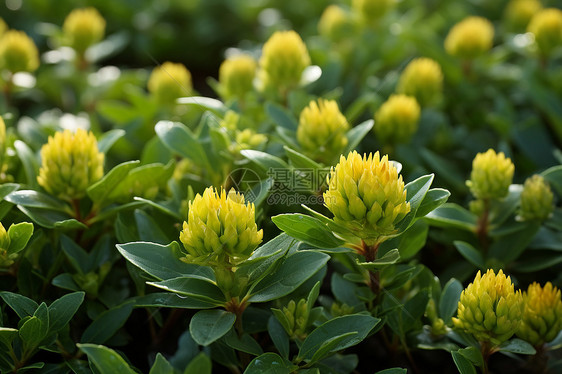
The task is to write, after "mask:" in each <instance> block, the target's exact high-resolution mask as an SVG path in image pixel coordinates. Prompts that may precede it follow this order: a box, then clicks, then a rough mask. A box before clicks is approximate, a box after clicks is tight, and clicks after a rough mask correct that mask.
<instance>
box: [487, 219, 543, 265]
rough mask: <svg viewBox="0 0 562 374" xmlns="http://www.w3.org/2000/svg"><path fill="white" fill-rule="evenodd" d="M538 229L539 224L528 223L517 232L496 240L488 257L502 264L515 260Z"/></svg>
mask: <svg viewBox="0 0 562 374" xmlns="http://www.w3.org/2000/svg"><path fill="white" fill-rule="evenodd" d="M540 227H541V225H540V223H539V222H530V223H529V224H527V225H524V226H523V227H522V228H521V230H519V231H517V232H514V233H510V234H509V235H505V236H502V237H500V238H497V239H496V241H495V242H494V243H493V244H492V246H491V247H490V257H493V258H497V259H498V260H501V261H502V262H504V263H509V262H511V261H514V260H516V259H517V258H518V257H519V256H520V255H521V254H522V253H523V251H524V250H525V249H526V248H527V246H528V245H529V243H531V241H532V240H533V238H534V236H535V235H536V233H537V232H538V231H539V229H540Z"/></svg>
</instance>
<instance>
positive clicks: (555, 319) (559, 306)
mask: <svg viewBox="0 0 562 374" xmlns="http://www.w3.org/2000/svg"><path fill="white" fill-rule="evenodd" d="M523 304H524V311H523V318H522V321H521V326H520V327H519V330H518V331H517V336H518V337H520V338H521V339H523V340H526V341H527V342H529V343H531V344H532V345H533V346H535V347H539V346H542V345H543V344H544V343H548V342H550V341H552V340H554V338H555V337H556V336H557V335H558V333H559V332H560V330H562V299H560V290H559V289H558V288H556V287H553V286H552V284H551V283H550V282H547V283H546V284H545V285H544V287H541V286H540V284H538V283H536V282H535V283H533V284H531V285H529V288H528V289H527V292H523Z"/></svg>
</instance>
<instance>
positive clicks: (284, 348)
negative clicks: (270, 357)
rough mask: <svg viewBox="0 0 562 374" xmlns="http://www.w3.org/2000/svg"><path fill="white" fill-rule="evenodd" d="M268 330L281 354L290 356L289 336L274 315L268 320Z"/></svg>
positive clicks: (286, 356)
mask: <svg viewBox="0 0 562 374" xmlns="http://www.w3.org/2000/svg"><path fill="white" fill-rule="evenodd" d="M267 332H268V333H269V337H270V338H271V341H272V342H273V345H275V348H277V351H279V353H280V354H281V356H283V357H285V358H289V336H288V335H287V333H286V332H285V329H284V328H283V326H281V324H280V323H279V321H278V320H277V319H276V318H275V317H274V316H271V317H269V320H268V321H267Z"/></svg>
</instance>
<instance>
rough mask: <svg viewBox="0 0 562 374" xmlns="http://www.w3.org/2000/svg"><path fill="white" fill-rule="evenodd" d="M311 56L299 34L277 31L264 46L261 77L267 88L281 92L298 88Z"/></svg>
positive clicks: (261, 59)
mask: <svg viewBox="0 0 562 374" xmlns="http://www.w3.org/2000/svg"><path fill="white" fill-rule="evenodd" d="M309 65H310V56H309V55H308V50H307V49H306V45H305V44H304V42H303V41H302V39H301V37H300V36H299V34H297V33H296V32H294V31H292V30H291V31H277V32H275V33H274V34H273V35H272V36H271V37H270V38H269V39H268V40H267V42H265V44H264V45H263V50H262V56H261V58H260V69H261V71H260V77H261V79H262V82H263V84H264V87H265V88H275V89H276V90H278V91H279V92H285V91H286V90H288V89H290V88H293V87H295V86H297V85H298V84H299V82H300V80H301V75H302V73H303V71H304V69H305V68H306V67H307V66H309Z"/></svg>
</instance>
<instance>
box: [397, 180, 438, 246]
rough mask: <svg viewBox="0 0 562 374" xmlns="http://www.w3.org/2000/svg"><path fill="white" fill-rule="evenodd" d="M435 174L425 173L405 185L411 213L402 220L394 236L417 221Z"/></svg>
mask: <svg viewBox="0 0 562 374" xmlns="http://www.w3.org/2000/svg"><path fill="white" fill-rule="evenodd" d="M433 178H434V175H433V174H429V175H424V176H421V177H419V178H418V179H416V180H414V181H411V182H410V183H408V184H407V185H406V186H405V189H406V200H407V201H408V202H409V203H410V213H408V214H407V215H406V217H405V218H404V220H402V222H400V224H399V226H398V231H397V233H396V234H394V235H393V236H398V235H400V234H401V233H403V232H404V231H406V230H407V229H408V228H409V227H410V226H412V224H413V223H414V221H415V218H416V213H417V211H418V208H419V207H420V205H421V204H422V202H423V200H424V199H425V196H426V194H427V191H428V190H429V187H431V183H433Z"/></svg>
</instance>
